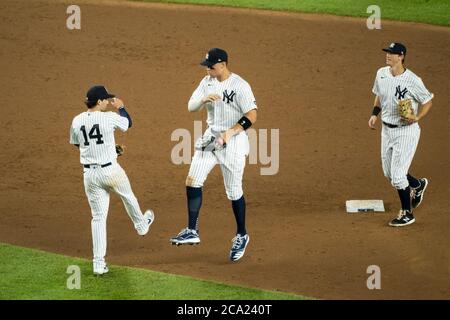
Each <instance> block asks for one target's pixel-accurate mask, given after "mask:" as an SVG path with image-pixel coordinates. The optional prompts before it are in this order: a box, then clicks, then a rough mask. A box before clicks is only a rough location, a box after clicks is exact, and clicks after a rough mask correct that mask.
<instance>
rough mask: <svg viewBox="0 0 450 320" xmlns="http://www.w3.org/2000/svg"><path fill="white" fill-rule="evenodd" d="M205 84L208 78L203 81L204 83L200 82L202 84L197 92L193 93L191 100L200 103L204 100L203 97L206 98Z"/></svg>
mask: <svg viewBox="0 0 450 320" xmlns="http://www.w3.org/2000/svg"><path fill="white" fill-rule="evenodd" d="M205 83H206V77H205V78H203V79H202V81H200V84H199V85H198V87H197V89H195V91H194V92H193V93H192V96H191V98H190V99H189V100H192V101H199V100H201V99H203V97H204V96H205V89H204V87H205Z"/></svg>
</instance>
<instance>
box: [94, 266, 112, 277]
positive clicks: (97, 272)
mask: <svg viewBox="0 0 450 320" xmlns="http://www.w3.org/2000/svg"><path fill="white" fill-rule="evenodd" d="M108 272H109V269H108V266H107V265H105V266H104V267H103V268H99V269H96V268H94V275H96V276H101V275H104V274H106V273H108Z"/></svg>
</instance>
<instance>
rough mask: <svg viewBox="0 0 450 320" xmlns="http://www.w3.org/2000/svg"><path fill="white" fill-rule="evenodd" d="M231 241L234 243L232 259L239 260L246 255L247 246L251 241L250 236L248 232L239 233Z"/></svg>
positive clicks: (231, 251)
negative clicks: (244, 233)
mask: <svg viewBox="0 0 450 320" xmlns="http://www.w3.org/2000/svg"><path fill="white" fill-rule="evenodd" d="M231 241H232V242H233V245H232V246H231V250H230V260H231V261H238V260H239V259H240V258H242V257H243V256H244V253H245V248H247V245H248V243H249V242H250V237H249V235H248V234H246V235H243V236H242V235H240V234H237V235H236V237H234V238H233V240H231Z"/></svg>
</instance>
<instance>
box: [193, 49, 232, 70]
mask: <svg viewBox="0 0 450 320" xmlns="http://www.w3.org/2000/svg"><path fill="white" fill-rule="evenodd" d="M219 62H228V54H227V52H226V51H225V50H223V49H219V48H212V49H211V50H209V51H208V53H207V54H206V57H205V60H203V61H202V62H201V63H200V64H201V65H202V66H206V67H212V66H213V65H215V64H216V63H219Z"/></svg>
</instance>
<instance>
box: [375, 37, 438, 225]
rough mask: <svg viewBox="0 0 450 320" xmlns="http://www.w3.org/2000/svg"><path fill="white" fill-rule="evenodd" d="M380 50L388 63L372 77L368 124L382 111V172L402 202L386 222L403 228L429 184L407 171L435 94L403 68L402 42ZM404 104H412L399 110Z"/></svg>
mask: <svg viewBox="0 0 450 320" xmlns="http://www.w3.org/2000/svg"><path fill="white" fill-rule="evenodd" d="M383 51H385V52H386V64H387V66H386V67H383V68H380V69H379V70H378V72H377V75H376V78H375V83H374V85H373V89H372V92H373V93H374V94H375V103H374V105H375V107H374V108H373V111H372V116H371V117H370V119H369V127H370V128H371V129H374V128H375V127H374V126H375V123H376V121H377V116H378V114H379V113H380V112H381V121H382V123H383V125H382V132H381V161H382V165H383V172H384V175H385V176H386V177H387V178H388V179H389V180H390V182H391V183H392V185H393V186H394V188H396V189H397V191H398V195H399V197H400V202H401V210H400V213H399V215H398V217H397V218H395V219H393V220H392V221H391V222H390V223H389V225H390V226H392V227H403V226H407V225H410V224H412V223H414V221H415V218H414V216H413V213H412V209H415V208H417V207H418V206H419V205H420V204H421V203H422V200H423V195H424V192H425V190H426V188H427V186H428V180H427V179H426V178H422V179H417V178H415V177H413V176H412V175H411V174H410V173H409V167H410V165H411V162H412V159H413V157H414V153H415V151H416V148H417V144H418V142H419V137H420V127H419V121H420V120H421V119H423V118H424V117H425V115H426V114H427V113H428V111H429V110H430V108H431V104H432V102H431V99H433V97H434V96H433V94H432V93H430V92H429V91H428V90H427V88H425V85H424V84H423V82H422V80H421V79H420V78H419V77H418V76H417V75H416V74H414V73H413V72H412V71H411V70H409V69H406V68H405V56H406V47H405V46H404V45H403V44H401V43H391V45H390V46H389V47H388V48H386V49H383ZM405 103H407V104H409V105H410V107H411V111H410V112H409V113H403V112H401V111H400V109H399V106H400V105H403V104H405ZM419 106H420V110H419Z"/></svg>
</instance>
